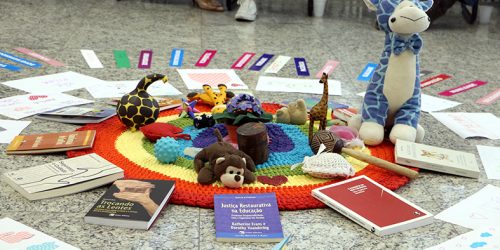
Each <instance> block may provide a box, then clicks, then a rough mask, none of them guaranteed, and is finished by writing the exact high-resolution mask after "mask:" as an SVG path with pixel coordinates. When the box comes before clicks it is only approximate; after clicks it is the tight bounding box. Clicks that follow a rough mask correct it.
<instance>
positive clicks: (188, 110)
mask: <svg viewBox="0 0 500 250" xmlns="http://www.w3.org/2000/svg"><path fill="white" fill-rule="evenodd" d="M197 102H198V101H192V102H186V101H183V102H182V106H180V107H178V108H177V110H181V113H180V114H179V117H180V118H184V117H186V116H188V117H189V118H191V119H194V113H200V111H198V110H197V109H196V108H195V106H196V103H197Z"/></svg>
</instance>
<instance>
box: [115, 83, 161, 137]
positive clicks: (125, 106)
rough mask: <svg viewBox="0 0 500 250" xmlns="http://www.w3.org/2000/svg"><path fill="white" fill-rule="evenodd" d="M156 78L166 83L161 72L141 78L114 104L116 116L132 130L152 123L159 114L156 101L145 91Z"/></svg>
mask: <svg viewBox="0 0 500 250" xmlns="http://www.w3.org/2000/svg"><path fill="white" fill-rule="evenodd" d="M158 80H162V81H163V82H164V83H166V82H167V81H168V78H167V76H165V75H162V74H151V75H148V76H146V77H144V78H142V79H141V80H140V81H139V84H137V87H136V88H135V89H134V90H132V91H131V92H130V93H128V94H126V95H124V96H122V98H121V99H120V101H119V102H118V104H117V105H116V114H117V115H118V118H119V119H120V121H121V122H122V123H123V124H125V126H127V127H128V128H130V129H131V130H132V131H135V130H137V129H139V128H140V127H142V126H145V125H147V124H150V123H153V122H155V121H156V119H157V118H158V115H159V114H160V107H159V105H158V102H157V101H156V100H155V99H154V98H153V97H152V96H151V95H150V94H148V92H146V90H147V89H148V87H149V85H151V84H152V83H153V82H156V81H158Z"/></svg>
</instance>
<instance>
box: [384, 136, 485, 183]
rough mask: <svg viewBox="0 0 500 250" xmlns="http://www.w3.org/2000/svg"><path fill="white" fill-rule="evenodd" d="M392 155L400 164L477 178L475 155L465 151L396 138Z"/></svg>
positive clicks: (477, 168) (477, 170)
mask: <svg viewBox="0 0 500 250" xmlns="http://www.w3.org/2000/svg"><path fill="white" fill-rule="evenodd" d="M394 157H395V159H396V163H399V164H402V165H407V166H412V167H418V168H421V169H427V170H432V171H436V172H442V173H447V174H454V175H460V176H465V177H470V178H479V173H480V171H479V167H478V166H477V163H476V156H475V155H474V154H471V153H467V152H462V151H456V150H451V149H446V148H440V147H434V146H429V145H424V144H420V143H415V142H409V141H404V140H397V141H396V146H395V148H394Z"/></svg>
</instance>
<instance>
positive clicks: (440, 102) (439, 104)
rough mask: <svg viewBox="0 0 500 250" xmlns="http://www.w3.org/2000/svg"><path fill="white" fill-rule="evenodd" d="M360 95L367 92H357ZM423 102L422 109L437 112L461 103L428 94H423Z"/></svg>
mask: <svg viewBox="0 0 500 250" xmlns="http://www.w3.org/2000/svg"><path fill="white" fill-rule="evenodd" d="M357 95H359V96H365V92H362V93H359V94H357ZM421 101H422V104H421V107H420V109H421V110H422V111H424V112H436V111H441V110H445V109H449V108H453V107H455V106H458V105H460V104H461V103H459V102H454V101H450V100H446V99H443V98H438V97H434V96H430V95H426V94H422V100H421Z"/></svg>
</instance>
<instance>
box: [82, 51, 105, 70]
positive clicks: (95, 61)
mask: <svg viewBox="0 0 500 250" xmlns="http://www.w3.org/2000/svg"><path fill="white" fill-rule="evenodd" d="M80 52H81V53H82V56H83V58H84V59H85V62H87V65H89V68H91V69H101V68H104V66H103V65H102V63H101V61H100V60H99V57H97V55H96V54H95V52H94V51H93V50H90V49H82V50H80Z"/></svg>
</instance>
